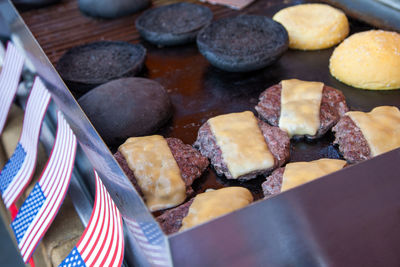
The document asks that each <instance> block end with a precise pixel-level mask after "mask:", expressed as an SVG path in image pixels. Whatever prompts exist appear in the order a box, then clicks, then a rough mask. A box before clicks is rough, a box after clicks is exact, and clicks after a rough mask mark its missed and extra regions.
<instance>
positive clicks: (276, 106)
mask: <svg viewBox="0 0 400 267" xmlns="http://www.w3.org/2000/svg"><path fill="white" fill-rule="evenodd" d="M281 92H282V85H281V84H276V85H273V86H271V87H269V88H268V89H266V90H265V91H264V92H262V93H261V95H260V97H259V102H258V104H257V106H256V107H255V109H256V110H257V112H258V116H259V117H260V118H261V119H262V120H264V121H266V122H268V123H269V124H271V125H273V126H279V117H280V114H281ZM347 111H348V107H347V104H346V100H345V97H344V95H343V93H342V92H341V91H339V90H337V89H335V88H332V87H329V86H326V85H324V87H323V89H322V98H321V106H320V113H319V116H320V126H319V129H318V131H317V133H316V135H314V136H310V135H306V136H305V137H306V138H308V139H315V138H319V137H321V136H322V135H324V134H325V133H326V132H327V131H328V130H329V129H330V128H332V127H333V126H334V125H335V124H336V123H337V122H338V121H339V119H340V117H341V116H343V115H344V114H345V113H346V112H347ZM297 137H300V136H297Z"/></svg>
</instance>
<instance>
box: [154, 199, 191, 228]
mask: <svg viewBox="0 0 400 267" xmlns="http://www.w3.org/2000/svg"><path fill="white" fill-rule="evenodd" d="M193 200H194V198H192V199H191V200H189V201H188V202H186V203H184V204H182V205H180V206H178V207H176V208H173V209H169V210H167V211H165V212H164V213H163V214H162V215H160V216H158V217H157V218H156V220H157V221H158V223H159V224H160V226H161V229H162V230H163V231H164V233H165V234H167V235H170V234H173V233H175V232H178V231H179V229H180V228H181V227H182V220H183V218H185V217H186V215H187V214H188V212H189V208H190V205H192V203H193Z"/></svg>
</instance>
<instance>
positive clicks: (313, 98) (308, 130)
mask: <svg viewBox="0 0 400 267" xmlns="http://www.w3.org/2000/svg"><path fill="white" fill-rule="evenodd" d="M281 85H282V93H281V115H280V118H279V128H281V129H282V130H284V131H286V132H287V133H288V134H289V136H290V137H292V136H294V135H306V134H308V135H315V134H316V133H317V131H318V128H319V125H320V121H319V112H320V106H321V98H322V89H323V87H324V84H323V83H320V82H305V81H300V80H296V79H292V80H284V81H282V82H281Z"/></svg>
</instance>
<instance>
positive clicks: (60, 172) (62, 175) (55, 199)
mask: <svg viewBox="0 0 400 267" xmlns="http://www.w3.org/2000/svg"><path fill="white" fill-rule="evenodd" d="M57 118H58V126H57V133H56V138H55V142H54V145H53V149H52V152H51V154H50V157H49V160H48V161H47V164H46V167H45V169H44V170H43V172H42V175H41V177H40V179H39V181H38V182H37V184H36V185H37V186H38V187H39V188H40V189H41V190H42V192H43V195H44V196H45V198H46V199H45V201H44V203H43V205H42V206H41V207H40V209H39V211H38V212H37V214H36V216H35V217H34V219H33V220H32V221H31V222H30V224H29V226H28V228H27V230H26V232H25V234H24V235H23V237H22V238H21V239H20V240H19V242H18V247H19V248H20V250H21V254H22V257H23V259H24V261H25V262H28V261H29V259H30V258H31V256H32V254H33V252H34V250H35V248H36V247H37V244H38V243H39V242H40V240H41V239H42V237H43V235H44V234H45V233H46V231H47V229H48V228H49V227H50V225H51V223H52V221H53V220H54V218H55V216H56V214H57V212H58V210H59V208H60V206H61V203H62V202H63V200H64V198H65V195H66V192H67V189H68V186H69V182H70V178H71V174H72V169H73V166H74V161H75V153H76V145H77V142H76V137H75V135H74V133H73V132H72V130H71V129H70V128H69V125H68V123H67V122H66V121H65V119H64V118H63V116H62V114H61V112H60V111H59V112H58V114H57ZM44 187H45V188H46V189H45V190H44ZM28 198H29V197H28ZM18 214H19V213H18ZM17 217H18V215H17Z"/></svg>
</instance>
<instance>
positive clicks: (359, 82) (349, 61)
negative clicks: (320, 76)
mask: <svg viewBox="0 0 400 267" xmlns="http://www.w3.org/2000/svg"><path fill="white" fill-rule="evenodd" d="M329 69H330V72H331V74H332V76H333V77H335V78H336V79H338V80H339V81H341V82H343V83H345V84H348V85H351V86H353V87H358V88H362V89H375V90H377V89H380V90H388V89H396V88H400V34H398V33H396V32H388V31H381V30H372V31H366V32H360V33H356V34H353V35H352V36H350V37H349V38H347V39H346V40H345V41H344V42H343V43H341V44H340V45H339V46H338V47H336V49H335V50H334V51H333V54H332V56H331V58H330V63H329Z"/></svg>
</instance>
